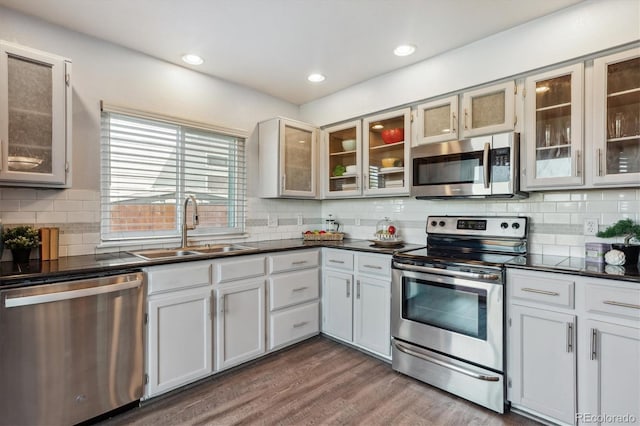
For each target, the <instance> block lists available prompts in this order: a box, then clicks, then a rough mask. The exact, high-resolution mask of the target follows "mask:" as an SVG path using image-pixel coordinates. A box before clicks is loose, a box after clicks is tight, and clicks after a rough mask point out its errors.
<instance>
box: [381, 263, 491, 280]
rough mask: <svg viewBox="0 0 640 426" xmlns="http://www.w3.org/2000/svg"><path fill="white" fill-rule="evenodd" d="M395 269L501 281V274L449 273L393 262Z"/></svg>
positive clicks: (444, 270)
mask: <svg viewBox="0 0 640 426" xmlns="http://www.w3.org/2000/svg"><path fill="white" fill-rule="evenodd" d="M393 267H394V268H396V269H402V270H405V271H413V272H425V273H435V274H440V275H447V276H450V277H460V278H475V279H479V280H492V281H497V280H499V279H500V275H499V274H476V273H473V272H463V271H449V270H447V269H440V268H430V267H428V266H415V265H407V264H404V263H399V262H393Z"/></svg>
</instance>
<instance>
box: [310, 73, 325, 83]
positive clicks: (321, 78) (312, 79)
mask: <svg viewBox="0 0 640 426" xmlns="http://www.w3.org/2000/svg"><path fill="white" fill-rule="evenodd" d="M324 79H325V76H324V75H322V74H318V73H314V74H309V76H308V77H307V80H309V81H310V82H312V83H320V82H321V81H324Z"/></svg>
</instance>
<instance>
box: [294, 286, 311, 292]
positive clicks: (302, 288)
mask: <svg viewBox="0 0 640 426" xmlns="http://www.w3.org/2000/svg"><path fill="white" fill-rule="evenodd" d="M308 288H309V287H298V288H294V289H293V290H291V292H292V293H295V292H297V291H302V290H306V289H308Z"/></svg>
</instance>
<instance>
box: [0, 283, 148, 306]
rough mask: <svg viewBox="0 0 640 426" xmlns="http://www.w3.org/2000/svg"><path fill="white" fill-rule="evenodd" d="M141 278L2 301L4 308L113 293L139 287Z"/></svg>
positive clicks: (9, 298)
mask: <svg viewBox="0 0 640 426" xmlns="http://www.w3.org/2000/svg"><path fill="white" fill-rule="evenodd" d="M141 285H142V280H134V281H127V282H124V283H118V284H111V285H102V286H96V287H88V288H82V289H79V290H69V291H60V292H56V293H44V294H36V295H33V296H21V297H7V298H6V299H5V301H4V306H5V308H16V307H18V306H30V305H39V304H41V303H49V302H58V301H60V300H69V299H77V298H79V297H88V296H96V295H98V294H105V293H113V292H116V291H121V290H128V289H130V288H134V287H139V286H141Z"/></svg>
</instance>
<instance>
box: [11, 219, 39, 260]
mask: <svg viewBox="0 0 640 426" xmlns="http://www.w3.org/2000/svg"><path fill="white" fill-rule="evenodd" d="M2 241H3V242H4V246H5V247H6V248H8V249H9V250H11V254H12V255H13V261H14V262H16V263H23V262H28V261H29V256H30V255H31V249H33V248H36V247H38V246H39V245H40V238H39V237H38V230H37V229H35V228H34V227H32V226H28V225H21V226H16V227H14V228H9V229H7V230H6V231H4V233H3V234H2Z"/></svg>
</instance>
